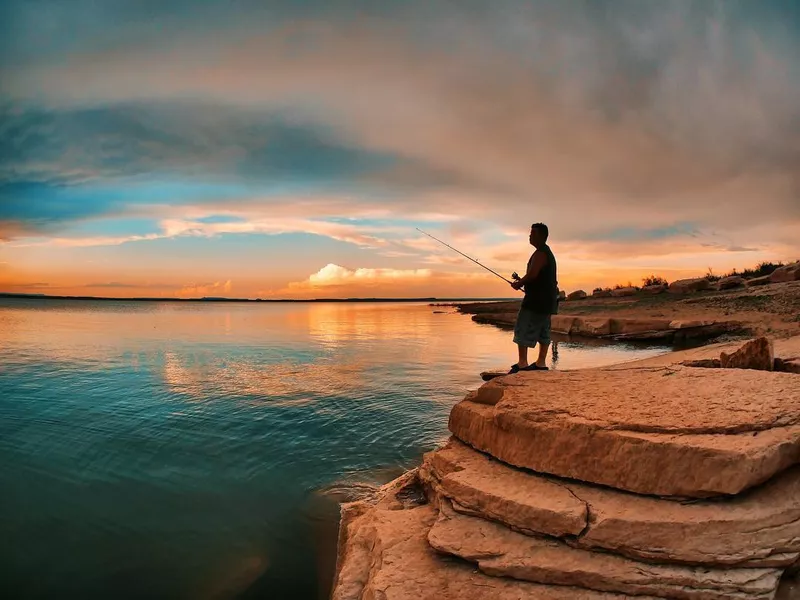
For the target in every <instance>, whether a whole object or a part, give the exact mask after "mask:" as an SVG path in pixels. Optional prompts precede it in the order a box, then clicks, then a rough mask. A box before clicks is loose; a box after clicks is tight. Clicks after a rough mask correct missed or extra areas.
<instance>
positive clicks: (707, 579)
mask: <svg viewBox="0 0 800 600" xmlns="http://www.w3.org/2000/svg"><path fill="white" fill-rule="evenodd" d="M428 542H429V543H430V545H431V546H432V547H433V548H435V549H436V550H438V551H439V552H443V553H447V554H452V555H454V556H458V557H459V558H463V559H465V560H468V561H470V562H474V563H476V564H477V565H478V569H480V571H482V572H483V573H486V574H487V575H491V576H495V577H511V578H514V579H522V580H525V581H532V582H535V583H544V584H551V585H571V586H581V587H585V588H589V589H593V590H597V591H606V592H619V593H623V594H630V595H640V594H649V595H653V596H661V597H665V598H681V599H685V600H694V599H697V600H736V599H740V600H745V599H757V598H758V599H763V600H767V599H769V600H771V599H772V598H773V597H774V595H775V592H776V590H777V588H778V583H779V581H780V574H781V572H780V571H779V570H778V569H765V568H738V569H736V568H727V569H720V568H716V569H714V568H709V567H693V566H686V565H659V564H645V563H642V562H639V561H635V560H632V559H630V558H625V557H622V556H618V555H615V554H610V553H604V552H592V551H589V550H582V549H580V548H572V547H570V546H568V545H567V544H565V543H564V542H561V541H558V540H553V539H548V538H544V537H531V536H527V535H524V534H522V533H517V532H515V531H512V530H511V529H509V528H508V527H505V526H504V525H501V524H499V523H494V522H491V521H486V520H484V519H481V518H477V517H472V516H467V515H463V514H459V513H457V512H456V511H454V510H453V508H452V506H451V505H450V502H449V501H447V500H445V501H443V502H442V503H441V506H440V509H439V518H438V519H437V521H436V523H435V524H434V525H433V527H432V528H431V530H430V533H429V534H428Z"/></svg>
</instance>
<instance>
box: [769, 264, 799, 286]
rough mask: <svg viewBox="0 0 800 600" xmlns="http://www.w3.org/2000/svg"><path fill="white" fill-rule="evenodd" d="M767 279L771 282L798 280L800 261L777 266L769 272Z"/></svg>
mask: <svg viewBox="0 0 800 600" xmlns="http://www.w3.org/2000/svg"><path fill="white" fill-rule="evenodd" d="M769 280H770V282H772V283H782V282H785V281H800V262H795V263H792V264H790V265H785V266H783V267H778V268H777V269H775V270H774V271H773V272H772V273H771V274H770V276H769Z"/></svg>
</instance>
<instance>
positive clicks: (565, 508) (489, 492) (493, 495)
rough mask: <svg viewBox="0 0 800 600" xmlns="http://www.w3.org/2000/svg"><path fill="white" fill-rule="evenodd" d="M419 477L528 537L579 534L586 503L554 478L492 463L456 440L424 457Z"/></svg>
mask: <svg viewBox="0 0 800 600" xmlns="http://www.w3.org/2000/svg"><path fill="white" fill-rule="evenodd" d="M420 478H421V479H422V480H423V481H424V482H426V483H432V484H433V486H434V487H435V488H436V491H437V492H438V493H440V494H442V495H444V496H446V497H448V498H450V499H453V500H456V501H457V502H458V504H459V505H460V506H463V507H464V508H466V509H470V510H473V511H476V512H477V513H479V514H481V515H483V516H485V517H487V518H491V519H496V520H498V521H502V522H504V523H507V524H508V525H510V526H512V527H514V528H516V529H517V530H519V531H523V532H526V533H530V534H536V533H544V534H547V535H552V536H556V537H563V536H565V535H578V534H580V533H581V532H582V531H583V530H584V529H585V528H586V526H587V522H588V519H589V513H588V509H587V507H586V503H585V502H583V501H581V500H580V499H578V498H576V497H575V496H574V495H573V493H572V492H571V491H570V490H569V489H568V488H567V487H565V486H564V485H561V484H560V483H559V482H558V481H556V480H550V479H548V478H546V477H541V476H536V475H532V474H529V473H527V472H525V471H521V470H519V469H514V468H513V467H509V466H507V465H504V464H503V463H501V462H499V461H497V460H493V459H491V458H489V457H488V456H486V455H485V454H481V453H480V452H477V451H475V450H473V449H472V448H470V447H469V446H466V445H465V444H462V443H461V442H459V441H458V440H456V439H452V440H451V441H450V443H449V444H448V445H447V446H446V447H444V448H442V449H440V450H436V451H434V452H430V453H428V454H426V455H425V460H424V462H423V465H422V467H420Z"/></svg>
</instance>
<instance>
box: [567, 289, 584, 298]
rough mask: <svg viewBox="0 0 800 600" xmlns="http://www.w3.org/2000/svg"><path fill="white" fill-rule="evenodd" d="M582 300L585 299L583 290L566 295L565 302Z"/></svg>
mask: <svg viewBox="0 0 800 600" xmlns="http://www.w3.org/2000/svg"><path fill="white" fill-rule="evenodd" d="M584 298H586V292H584V291H583V290H575V291H574V292H571V293H569V294H567V300H583V299H584Z"/></svg>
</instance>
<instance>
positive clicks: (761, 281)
mask: <svg viewBox="0 0 800 600" xmlns="http://www.w3.org/2000/svg"><path fill="white" fill-rule="evenodd" d="M768 283H772V278H771V277H770V276H769V275H764V276H763V277H753V278H752V279H748V280H747V287H756V286H759V285H767V284H768Z"/></svg>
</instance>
